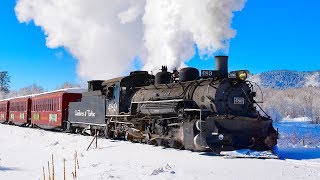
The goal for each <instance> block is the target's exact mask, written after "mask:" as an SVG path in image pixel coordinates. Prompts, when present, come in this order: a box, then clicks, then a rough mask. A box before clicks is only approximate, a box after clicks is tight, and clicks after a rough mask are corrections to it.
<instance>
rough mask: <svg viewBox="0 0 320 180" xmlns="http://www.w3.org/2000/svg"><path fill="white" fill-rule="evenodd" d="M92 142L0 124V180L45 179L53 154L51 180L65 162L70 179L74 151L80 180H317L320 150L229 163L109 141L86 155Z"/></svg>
mask: <svg viewBox="0 0 320 180" xmlns="http://www.w3.org/2000/svg"><path fill="white" fill-rule="evenodd" d="M278 127H282V126H281V125H278ZM318 127H319V126H318ZM315 131H318V132H319V128H318V130H315ZM319 134H320V132H319ZM319 134H318V136H319ZM91 140H92V137H89V136H81V135H75V134H63V133H57V132H48V131H43V130H39V129H30V128H21V127H15V126H9V125H2V124H0V180H18V179H19V180H21V179H24V180H35V179H39V180H42V179H44V178H43V167H44V168H45V174H46V180H48V175H47V174H48V161H49V160H50V163H51V155H52V154H53V156H54V161H55V164H54V168H55V180H62V179H63V159H64V158H65V159H66V175H67V179H73V178H72V171H73V169H74V153H75V151H77V152H78V155H79V169H77V175H78V178H77V179H79V180H80V179H81V180H89V179H90V180H91V179H92V180H103V179H183V180H187V179H209V178H210V179H217V178H219V179H259V180H260V179H320V148H313V147H308V146H304V147H295V148H292V147H290V146H280V147H279V155H280V158H281V159H280V160H274V159H267V160H261V159H230V158H225V157H219V156H213V155H211V154H205V153H196V152H190V151H182V150H175V149H164V148H162V147H154V146H150V145H143V144H134V143H130V142H125V141H112V140H107V139H99V140H98V148H97V149H95V148H94V147H93V148H90V149H89V151H86V149H87V146H88V145H89V143H90V142H91ZM281 141H283V140H281Z"/></svg>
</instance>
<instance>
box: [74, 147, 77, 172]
mask: <svg viewBox="0 0 320 180" xmlns="http://www.w3.org/2000/svg"><path fill="white" fill-rule="evenodd" d="M74 177H75V178H76V177H77V151H76V152H75V154H74Z"/></svg>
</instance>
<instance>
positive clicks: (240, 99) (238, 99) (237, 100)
mask: <svg viewBox="0 0 320 180" xmlns="http://www.w3.org/2000/svg"><path fill="white" fill-rule="evenodd" d="M233 104H244V98H243V97H234V100H233Z"/></svg>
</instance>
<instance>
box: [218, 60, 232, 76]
mask: <svg viewBox="0 0 320 180" xmlns="http://www.w3.org/2000/svg"><path fill="white" fill-rule="evenodd" d="M228 58H229V57H228V56H215V59H216V70H217V71H219V73H220V75H221V76H222V77H228Z"/></svg>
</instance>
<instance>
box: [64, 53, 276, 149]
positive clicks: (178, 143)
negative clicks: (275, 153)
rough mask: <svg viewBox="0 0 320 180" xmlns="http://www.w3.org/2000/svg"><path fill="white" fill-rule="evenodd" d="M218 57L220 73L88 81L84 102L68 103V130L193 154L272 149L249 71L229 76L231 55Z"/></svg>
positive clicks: (189, 71)
mask: <svg viewBox="0 0 320 180" xmlns="http://www.w3.org/2000/svg"><path fill="white" fill-rule="evenodd" d="M215 59H216V70H203V71H201V74H200V73H199V71H198V70H197V69H195V68H190V67H187V68H183V69H181V70H180V71H177V70H174V71H173V72H168V70H167V67H165V66H163V67H162V69H161V72H158V73H157V74H156V75H155V76H154V75H151V74H149V73H148V72H146V71H134V72H131V73H130V75H129V76H124V77H119V78H115V79H110V80H107V81H103V80H93V81H89V82H88V92H84V93H82V98H81V101H79V102H70V103H69V107H68V118H67V121H66V122H67V123H66V127H65V129H69V130H71V131H73V132H91V133H93V132H94V131H99V132H101V133H103V134H104V135H105V136H106V137H107V138H113V139H127V140H130V141H134V142H142V143H148V144H153V145H161V146H166V147H173V148H179V149H188V150H192V151H210V150H211V151H214V152H216V153H219V152H220V151H222V150H235V149H243V148H250V149H254V150H271V149H272V148H273V147H274V146H275V145H276V144H277V137H278V133H277V131H276V130H275V129H274V128H273V125H272V120H271V119H270V117H269V116H267V115H261V113H260V112H259V110H258V108H259V106H258V105H257V103H256V101H255V96H256V92H255V91H254V88H253V87H254V84H253V83H251V82H249V81H247V80H246V79H247V76H248V73H249V72H248V71H246V70H239V71H233V72H228V57H227V56H216V57H215Z"/></svg>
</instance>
